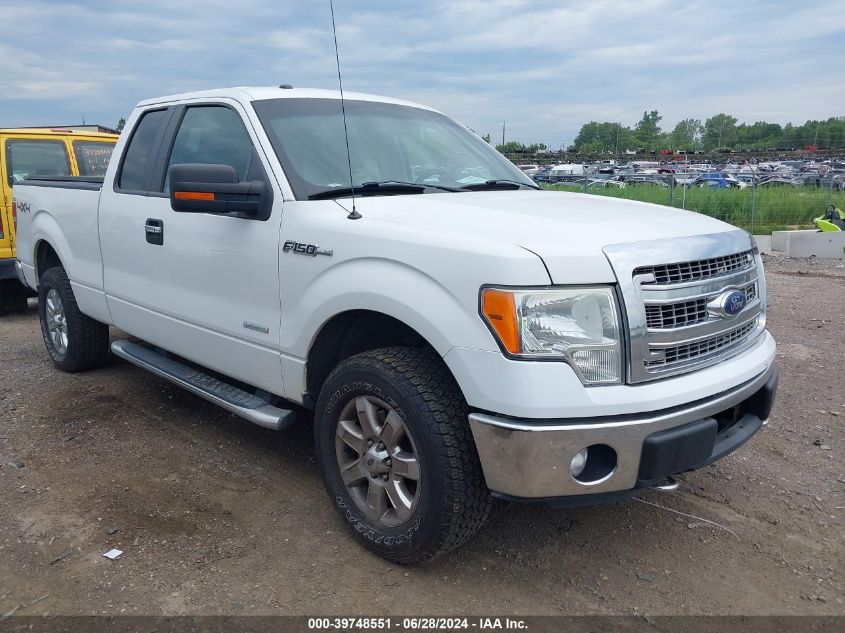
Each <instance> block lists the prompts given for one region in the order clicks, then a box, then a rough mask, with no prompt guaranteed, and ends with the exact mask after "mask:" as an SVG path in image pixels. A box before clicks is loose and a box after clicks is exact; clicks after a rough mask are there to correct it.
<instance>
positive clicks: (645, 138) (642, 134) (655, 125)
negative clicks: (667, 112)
mask: <svg viewBox="0 0 845 633" xmlns="http://www.w3.org/2000/svg"><path fill="white" fill-rule="evenodd" d="M662 119H663V117H662V116H660V115H659V114H658V113H657V110H652V111H651V112H643V118H642V119H640V122H639V123H637V126H636V127H635V128H634V137H635V138H636V139H637V141H638V142H639V144H640V146H642V147H644V148H646V149H647V150H651V151H653V150H656V149H658V147H657V146H658V144H659V141H660V125H659V124H660V121H661V120H662Z"/></svg>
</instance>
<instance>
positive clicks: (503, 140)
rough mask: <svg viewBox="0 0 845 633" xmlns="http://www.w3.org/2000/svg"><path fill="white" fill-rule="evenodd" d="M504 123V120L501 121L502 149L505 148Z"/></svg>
mask: <svg viewBox="0 0 845 633" xmlns="http://www.w3.org/2000/svg"><path fill="white" fill-rule="evenodd" d="M505 123H506V121H502V149H504V148H505Z"/></svg>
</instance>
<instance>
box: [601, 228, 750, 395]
mask: <svg viewBox="0 0 845 633" xmlns="http://www.w3.org/2000/svg"><path fill="white" fill-rule="evenodd" d="M604 251H605V254H606V255H607V258H608V260H609V261H610V263H611V265H612V266H613V269H614V272H615V273H616V277H617V279H618V281H619V287H620V291H621V293H622V297H623V301H624V304H625V305H624V310H625V312H626V316H627V322H628V328H629V345H628V381H629V382H632V383H637V382H644V381H649V380H655V379H658V378H663V377H666V376H672V375H676V374H679V373H683V372H688V371H693V370H695V369H699V368H702V367H706V366H708V365H712V364H714V363H717V362H719V361H721V360H723V359H725V358H727V357H729V356H732V355H734V354H737V353H739V352H740V351H742V350H743V349H746V348H747V347H749V346H750V345H751V344H752V343H753V341H754V340H756V339H757V336H758V335H759V334H760V333H761V332H762V331H763V329H764V327H765V283H764V280H763V277H762V275H759V270H760V268H759V265H758V258H757V256H756V254H755V251H754V246H753V243H752V241H751V238H750V236H749V235H748V234H747V233H745V232H744V231H732V232H727V233H718V234H714V235H703V236H700V237H689V238H678V239H676V240H659V241H653V242H642V243H639V244H632V245H616V246H608V247H605V249H604ZM678 253H684V254H686V255H687V258H686V259H685V261H681V262H678V261H677V256H678ZM667 261H668V262H672V263H669V264H664V263H662V262H667ZM737 290H738V291H740V292H742V293H744V294H745V299H746V303H745V306H744V307H743V309H742V310H741V311H740V312H739V313H738V314H733V315H730V314H727V310H726V309H725V308H724V306H725V302H726V301H727V298H728V297H729V296H730V294H729V293H730V292H734V291H737Z"/></svg>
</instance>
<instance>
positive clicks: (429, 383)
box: [315, 347, 492, 563]
mask: <svg viewBox="0 0 845 633" xmlns="http://www.w3.org/2000/svg"><path fill="white" fill-rule="evenodd" d="M359 411H360V412H361V413H359ZM468 413H469V411H468V407H467V404H466V401H465V400H464V397H463V394H462V393H461V391H460V389H459V388H458V385H457V384H456V383H455V380H454V378H453V377H452V375H451V374H450V373H449V370H448V369H447V368H446V367H445V365H444V364H443V361H442V359H441V358H440V357H439V356H438V355H437V354H436V353H435V352H434V351H433V350H421V349H417V348H411V347H387V348H382V349H377V350H372V351H368V352H364V353H362V354H358V355H356V356H352V357H351V358H348V359H346V360H344V361H343V362H341V363H340V364H339V365H338V366H337V367H336V368H335V369H334V370H333V371H332V372H331V374H330V375H329V377H328V378H327V379H326V382H325V384H324V385H323V388H322V390H321V392H320V396H319V398H318V401H317V412H316V425H315V438H316V442H315V443H316V448H317V455H318V459H319V462H320V469H321V471H322V475H323V481H324V483H325V486H326V491H327V492H328V495H329V498H330V499H331V502H332V504H333V505H334V507H335V509H336V510H337V511H338V512H339V513H340V516H341V517H343V519H344V521H345V522H346V523H347V524H348V525H349V527H350V528H351V530H352V533H353V534H354V535H355V537H356V538H357V540H358V541H360V542H361V543H362V544H363V545H364V546H365V547H366V548H367V549H369V550H371V551H373V552H375V553H376V554H378V555H379V556H381V557H383V558H386V559H388V560H390V561H393V562H396V563H418V562H422V561H426V560H429V559H432V558H434V557H436V556H438V555H440V554H443V553H444V552H448V551H450V550H452V549H454V548H456V547H458V546H459V545H461V544H462V543H464V542H465V541H467V540H468V539H469V538H470V537H472V536H473V535H475V534H476V533H477V532H478V530H479V529H480V528H481V527H482V525H483V524H484V521H485V520H486V518H487V514H488V512H489V511H490V505H491V501H492V499H491V497H490V493H489V491H488V489H487V485H486V484H485V481H484V476H483V474H482V471H481V464H480V462H479V459H478V452H477V450H476V448H475V442H474V441H473V437H472V433H471V431H470V428H469V422H468V420H467V415H468ZM362 420H363V421H362ZM368 420H374V421H375V422H374V423H373V424H370V423H368ZM400 425H401V427H402V428H401V429H399V427H400ZM397 437H399V438H400V439H399V440H397V439H396V438H397ZM368 438H369V439H368ZM347 440H349V441H347ZM385 455H387V457H384V456H385ZM409 455H411V457H409ZM356 456H358V458H357V460H356ZM382 457H384V459H381V458H382ZM414 459H415V460H416V467H414V465H413V461H414ZM341 464H343V465H344V466H343V470H344V473H345V477H346V482H345V481H344V475H342V474H341ZM414 476H416V480H415V479H414ZM379 486H381V487H382V488H383V489H384V492H383V493H381V494H380V495H379V491H378V487H379ZM374 491H375V494H373V493H374ZM371 494H372V495H373V496H372V497H371V496H370V495H371ZM376 496H378V497H379V498H380V499H381V501H380V502H379V501H378V500H376ZM371 499H372V503H371ZM397 500H398V501H399V502H398V503H397ZM385 509H386V511H385V512H382V510H385Z"/></svg>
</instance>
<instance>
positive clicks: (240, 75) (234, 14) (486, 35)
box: [0, 0, 845, 148]
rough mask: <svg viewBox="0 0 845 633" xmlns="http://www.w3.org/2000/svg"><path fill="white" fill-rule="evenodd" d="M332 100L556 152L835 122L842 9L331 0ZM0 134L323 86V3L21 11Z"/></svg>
mask: <svg viewBox="0 0 845 633" xmlns="http://www.w3.org/2000/svg"><path fill="white" fill-rule="evenodd" d="M334 4H335V7H334V8H335V18H336V22H337V37H338V45H339V50H340V62H341V69H342V73H343V82H344V89H346V90H350V91H352V90H356V91H359V92H370V93H375V94H381V95H387V96H391V97H398V98H404V99H410V100H412V101H418V102H421V103H425V104H427V105H430V106H433V107H435V108H437V109H439V110H442V111H444V112H446V113H447V114H450V115H451V116H453V117H454V118H456V119H457V120H459V121H460V122H461V123H463V124H464V125H467V126H468V127H470V128H472V129H474V130H475V131H476V132H478V133H479V134H486V133H489V134H491V135H492V137H493V139H494V140H495V141H499V140H501V135H502V122H503V121H504V122H506V139H507V140H518V141H521V142H524V143H534V142H542V143H546V144H547V145H549V146H551V147H553V148H558V147H560V146H561V145H563V144H566V145H568V144H571V142H572V140H573V139H574V137H575V135H576V134H577V132H578V130H579V129H580V126H581V125H582V124H583V123H586V122H588V121H591V120H595V121H617V122H620V123H623V124H626V125H634V124H635V123H636V122H637V121H638V120H639V118H640V117H641V116H642V113H643V111H644V110H652V109H657V110H658V111H659V112H660V113H661V115H662V116H663V121H662V122H661V126H662V127H663V128H664V129H670V130H671V128H672V127H674V124H675V123H676V122H677V121H678V120H680V119H682V118H686V117H690V116H692V117H695V118H699V119H702V120H704V119H706V118H707V117H708V116H711V115H713V114H715V113H718V112H727V113H729V114H732V115H734V116H736V117H737V118H738V119H739V120H740V121H744V122H748V123H753V122H754V121H758V120H765V121H771V122H776V123H786V122H788V121H793V122H795V123H803V122H804V121H805V120H807V119H826V118H828V117H830V116H843V115H845V74H843V72H845V11H842V7H841V6H838V3H837V2H831V1H826V2H816V1H812V0H803V1H801V2H795V1H794V0H790V1H788V2H781V1H780V0H745V1H743V2H739V1H737V0H732V1H730V2H723V1H721V0H709V1H696V0H686V1H684V2H678V1H677V0H637V1H634V2H628V1H625V0H614V1H607V0H577V1H575V2H569V1H555V0H544V1H539V0H529V1H523V0H451V1H440V0H436V1H426V0H414V1H413V2H407V1H405V0H393V1H385V0H335V2H334ZM2 16H3V25H4V28H3V36H2V38H0V127H10V126H18V125H20V126H27V125H70V124H76V123H79V122H81V121H82V119H83V117H84V119H85V121H86V122H87V123H99V124H102V125H107V126H114V125H116V124H117V121H118V119H119V118H120V117H125V116H128V114H129V113H130V112H131V110H132V108H133V106H134V105H135V103H137V102H138V101H140V100H142V99H146V98H150V97H155V96H161V95H166V94H173V93H180V92H186V91H190V90H199V89H206V88H215V87H223V86H255V85H278V84H280V83H289V84H293V85H294V86H303V87H314V88H336V87H337V69H336V67H335V57H334V44H333V40H332V30H331V14H330V11H329V1H328V0H312V1H310V2H306V1H286V0H203V1H196V2H188V1H180V0H145V1H144V2H132V1H130V0H109V1H108V2H77V3H69V2H48V1H43V0H27V1H25V2H16V3H13V4H8V5H7V6H5V7H4V8H3V10H2Z"/></svg>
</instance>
